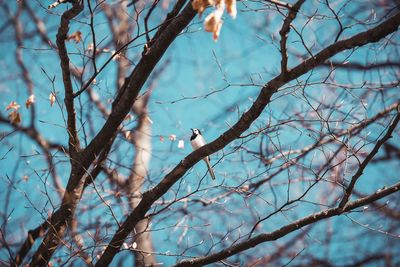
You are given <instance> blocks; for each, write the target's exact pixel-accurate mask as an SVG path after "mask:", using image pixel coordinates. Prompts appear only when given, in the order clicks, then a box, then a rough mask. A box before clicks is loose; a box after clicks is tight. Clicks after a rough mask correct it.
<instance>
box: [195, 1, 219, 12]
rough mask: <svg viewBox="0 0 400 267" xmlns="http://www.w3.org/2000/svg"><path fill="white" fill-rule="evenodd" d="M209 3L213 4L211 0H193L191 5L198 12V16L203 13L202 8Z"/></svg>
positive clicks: (209, 4)
mask: <svg viewBox="0 0 400 267" xmlns="http://www.w3.org/2000/svg"><path fill="white" fill-rule="evenodd" d="M211 5H215V3H214V1H213V0H193V2H192V7H193V9H194V10H196V11H197V13H199V16H201V14H203V12H204V10H205V9H206V8H207V7H208V6H211Z"/></svg>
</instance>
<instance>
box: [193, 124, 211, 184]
mask: <svg viewBox="0 0 400 267" xmlns="http://www.w3.org/2000/svg"><path fill="white" fill-rule="evenodd" d="M191 130H192V133H193V134H192V136H191V137H190V143H191V144H192V147H193V149H194V150H196V149H199V148H200V147H202V146H204V145H205V144H206V140H205V139H204V137H203V136H202V135H201V132H200V130H199V129H191ZM203 160H204V161H205V163H206V164H207V168H208V171H209V172H210V175H211V178H213V179H214V180H215V174H214V170H213V168H212V167H211V163H210V157H208V156H207V157H205V158H204V159H203Z"/></svg>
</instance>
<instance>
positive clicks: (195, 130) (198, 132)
mask: <svg viewBox="0 0 400 267" xmlns="http://www.w3.org/2000/svg"><path fill="white" fill-rule="evenodd" d="M190 129H191V130H192V133H193V135H199V134H200V135H201V132H200V130H199V129H196V128H193V129H192V128H190Z"/></svg>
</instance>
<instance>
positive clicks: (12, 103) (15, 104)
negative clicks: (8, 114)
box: [6, 101, 21, 110]
mask: <svg viewBox="0 0 400 267" xmlns="http://www.w3.org/2000/svg"><path fill="white" fill-rule="evenodd" d="M20 107H21V106H20V105H18V103H17V102H15V101H12V102H11V103H10V104H8V106H7V107H6V110H10V109H13V110H18V109H19V108H20Z"/></svg>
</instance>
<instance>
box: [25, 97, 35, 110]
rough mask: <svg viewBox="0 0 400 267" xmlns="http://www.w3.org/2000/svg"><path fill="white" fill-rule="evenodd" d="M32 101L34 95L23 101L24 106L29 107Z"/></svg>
mask: <svg viewBox="0 0 400 267" xmlns="http://www.w3.org/2000/svg"><path fill="white" fill-rule="evenodd" d="M33 103H35V95H33V94H32V95H30V96H29V97H28V99H27V100H26V102H25V106H26V108H29V107H30V106H31V105H32V104H33Z"/></svg>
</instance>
